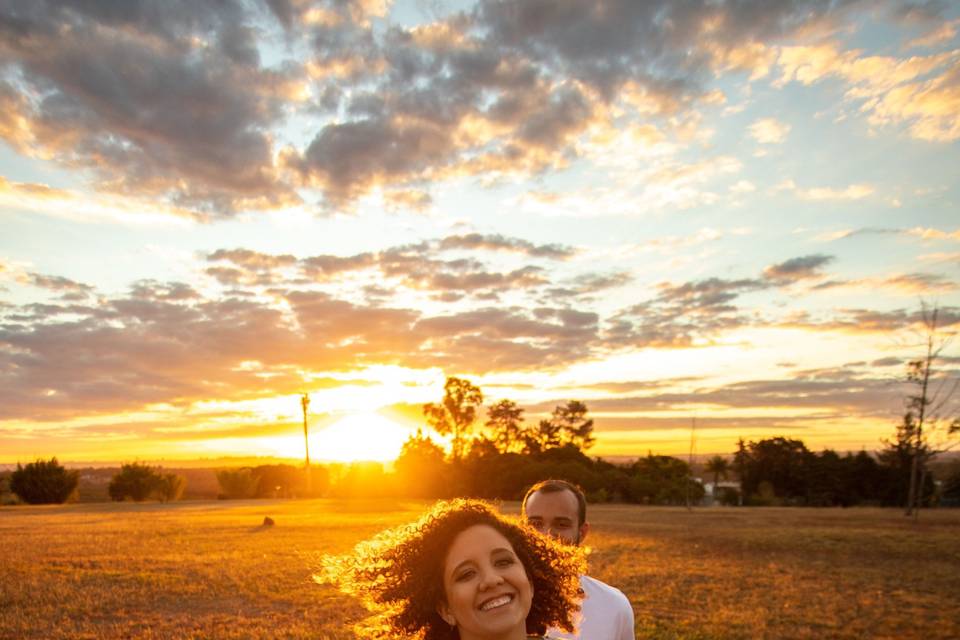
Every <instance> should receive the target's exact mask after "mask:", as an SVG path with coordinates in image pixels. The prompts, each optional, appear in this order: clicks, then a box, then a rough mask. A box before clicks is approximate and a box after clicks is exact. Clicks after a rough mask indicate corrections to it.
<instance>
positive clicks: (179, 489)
mask: <svg viewBox="0 0 960 640" xmlns="http://www.w3.org/2000/svg"><path fill="white" fill-rule="evenodd" d="M186 488H187V479H186V478H184V477H183V476H178V475H177V474H175V473H165V474H163V477H162V478H160V486H159V489H158V491H157V497H159V498H160V501H161V502H173V501H174V500H179V499H180V498H182V497H183V492H184V491H185V490H186Z"/></svg>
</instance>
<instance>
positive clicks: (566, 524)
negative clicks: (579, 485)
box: [524, 491, 588, 545]
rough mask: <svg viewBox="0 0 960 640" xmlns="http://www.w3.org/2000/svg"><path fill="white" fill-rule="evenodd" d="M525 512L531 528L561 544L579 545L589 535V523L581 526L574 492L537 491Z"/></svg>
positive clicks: (528, 500)
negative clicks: (555, 539)
mask: <svg viewBox="0 0 960 640" xmlns="http://www.w3.org/2000/svg"><path fill="white" fill-rule="evenodd" d="M524 512H525V514H526V518H527V522H528V523H529V524H530V526H532V527H533V528H534V529H536V530H537V531H539V532H541V533H545V534H547V535H550V536H553V537H554V538H557V539H558V540H560V541H561V542H565V543H567V544H571V545H578V544H580V541H581V540H582V539H583V537H584V536H585V535H587V527H588V525H587V523H583V526H582V527H581V526H580V525H579V522H580V519H579V517H578V509H577V496H575V495H573V492H572V491H554V492H552V493H544V492H542V491H537V492H536V493H534V494H532V495H531V496H530V497H529V498H528V499H527V504H526V506H525V508H524Z"/></svg>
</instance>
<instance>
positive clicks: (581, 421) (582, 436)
mask: <svg viewBox="0 0 960 640" xmlns="http://www.w3.org/2000/svg"><path fill="white" fill-rule="evenodd" d="M587 411H588V409H587V405H586V404H584V403H583V402H580V401H579V400H570V401H569V402H567V404H564V405H559V406H557V408H555V409H554V410H553V416H552V417H551V422H553V423H554V424H555V425H557V426H559V427H560V433H561V444H567V443H569V444H572V445H573V446H575V447H576V448H578V449H580V450H581V451H586V450H587V449H589V448H590V447H592V446H593V443H594V441H595V440H596V439H595V438H594V437H593V420H592V419H590V420H588V419H587Z"/></svg>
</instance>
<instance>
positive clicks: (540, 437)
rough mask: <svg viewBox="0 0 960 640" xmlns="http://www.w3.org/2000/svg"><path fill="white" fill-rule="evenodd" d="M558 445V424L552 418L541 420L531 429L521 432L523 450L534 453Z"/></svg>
mask: <svg viewBox="0 0 960 640" xmlns="http://www.w3.org/2000/svg"><path fill="white" fill-rule="evenodd" d="M559 446H560V425H558V424H557V423H555V422H553V421H552V420H541V421H540V422H538V423H537V426H536V427H535V428H533V429H526V430H525V431H524V433H523V452H524V453H527V454H531V455H536V454H538V453H542V452H544V451H549V450H550V449H555V448H556V447H559Z"/></svg>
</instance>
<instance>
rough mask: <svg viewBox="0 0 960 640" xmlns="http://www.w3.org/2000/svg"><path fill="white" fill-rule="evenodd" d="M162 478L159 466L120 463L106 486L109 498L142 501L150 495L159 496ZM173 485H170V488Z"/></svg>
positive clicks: (118, 500) (120, 500)
mask: <svg viewBox="0 0 960 640" xmlns="http://www.w3.org/2000/svg"><path fill="white" fill-rule="evenodd" d="M164 482H165V481H164V478H163V474H162V473H161V472H160V469H159V468H155V467H151V466H149V465H146V464H141V463H139V462H131V463H130V464H124V465H121V467H120V471H118V472H117V473H116V474H114V476H113V478H112V479H111V480H110V484H109V485H108V486H107V493H108V494H109V495H110V499H111V500H115V501H117V502H122V501H123V500H126V499H127V498H130V499H131V500H133V501H135V502H143V501H144V500H146V499H147V498H150V497H151V496H157V497H159V495H160V493H161V491H162V490H163V489H164V487H163V485H164ZM172 488H173V487H171V489H172Z"/></svg>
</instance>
